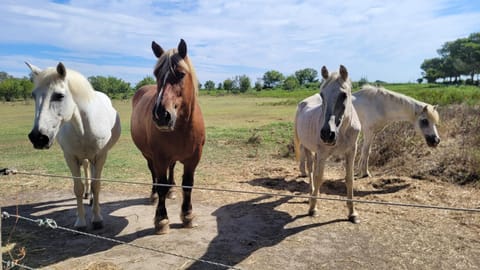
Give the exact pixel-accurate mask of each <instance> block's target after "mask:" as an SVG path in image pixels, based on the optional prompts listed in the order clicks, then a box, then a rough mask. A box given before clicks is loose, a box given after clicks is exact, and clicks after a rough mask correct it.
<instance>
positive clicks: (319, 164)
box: [308, 152, 325, 216]
mask: <svg viewBox="0 0 480 270" xmlns="http://www.w3.org/2000/svg"><path fill="white" fill-rule="evenodd" d="M314 160H315V166H314V170H313V181H311V183H310V184H311V193H310V195H311V196H312V197H311V198H310V207H309V210H308V214H309V215H310V216H317V215H318V208H317V198H316V197H318V193H319V191H320V187H321V186H322V184H323V181H324V180H323V172H324V170H325V158H323V157H320V155H319V154H318V152H317V153H316V154H315V159H314Z"/></svg>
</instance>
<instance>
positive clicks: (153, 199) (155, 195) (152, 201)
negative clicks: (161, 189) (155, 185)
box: [150, 192, 158, 205]
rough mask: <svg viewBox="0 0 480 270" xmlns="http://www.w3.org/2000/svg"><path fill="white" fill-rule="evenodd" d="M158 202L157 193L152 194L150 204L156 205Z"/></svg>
mask: <svg viewBox="0 0 480 270" xmlns="http://www.w3.org/2000/svg"><path fill="white" fill-rule="evenodd" d="M157 201H158V194H157V193H156V192H152V194H150V204H152V205H155V203H156V202H157Z"/></svg>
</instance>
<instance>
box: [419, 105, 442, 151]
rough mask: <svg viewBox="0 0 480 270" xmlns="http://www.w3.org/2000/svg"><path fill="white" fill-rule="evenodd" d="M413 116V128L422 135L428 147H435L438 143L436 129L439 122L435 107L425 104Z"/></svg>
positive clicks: (438, 138) (438, 137)
mask: <svg viewBox="0 0 480 270" xmlns="http://www.w3.org/2000/svg"><path fill="white" fill-rule="evenodd" d="M415 116H416V119H415V128H416V129H417V130H419V131H420V132H421V133H422V134H423V137H424V138H425V141H426V142H427V145H428V146H430V147H436V146H437V145H438V144H439V143H440V136H439V135H438V131H437V127H436V125H437V124H438V122H439V116H438V112H437V109H436V106H432V105H429V104H427V105H425V106H424V107H423V108H422V109H421V111H419V112H416V114H415Z"/></svg>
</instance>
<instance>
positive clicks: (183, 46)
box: [177, 39, 187, 59]
mask: <svg viewBox="0 0 480 270" xmlns="http://www.w3.org/2000/svg"><path fill="white" fill-rule="evenodd" d="M177 49H178V54H179V55H180V57H182V59H183V58H185V56H187V43H185V40H183V39H180V43H178V48H177Z"/></svg>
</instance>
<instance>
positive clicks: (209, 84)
mask: <svg viewBox="0 0 480 270" xmlns="http://www.w3.org/2000/svg"><path fill="white" fill-rule="evenodd" d="M204 87H205V89H206V90H213V89H215V83H214V82H213V81H211V80H208V81H206V82H205V84H204Z"/></svg>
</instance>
